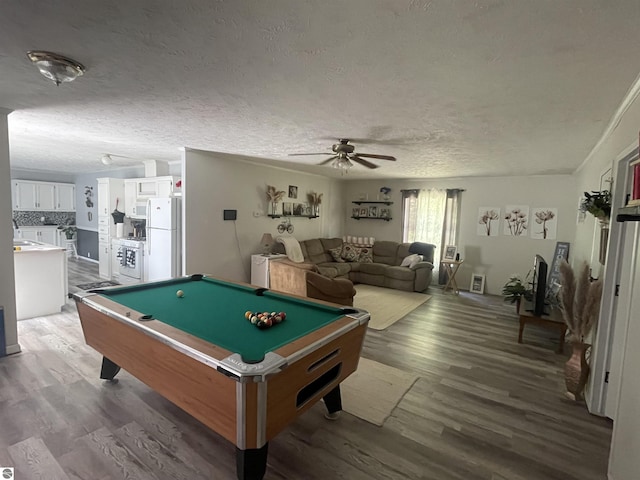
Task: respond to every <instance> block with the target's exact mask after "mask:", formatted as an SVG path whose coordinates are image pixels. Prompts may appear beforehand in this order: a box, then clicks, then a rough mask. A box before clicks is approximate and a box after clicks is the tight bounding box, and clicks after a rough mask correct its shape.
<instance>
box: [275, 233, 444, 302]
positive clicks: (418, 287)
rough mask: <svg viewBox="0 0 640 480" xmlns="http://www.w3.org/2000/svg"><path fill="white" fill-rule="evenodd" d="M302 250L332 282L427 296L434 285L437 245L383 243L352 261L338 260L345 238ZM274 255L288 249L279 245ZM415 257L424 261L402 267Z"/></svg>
mask: <svg viewBox="0 0 640 480" xmlns="http://www.w3.org/2000/svg"><path fill="white" fill-rule="evenodd" d="M300 247H301V249H302V254H303V255H304V261H305V263H307V264H313V266H314V267H313V270H315V271H316V272H318V273H320V274H321V275H323V276H326V277H328V278H346V279H349V280H351V281H352V282H353V283H365V284H368V285H377V286H380V287H387V288H395V289H398V290H405V291H409V292H424V291H425V290H426V289H427V288H428V287H429V285H430V284H431V277H432V271H433V258H434V249H435V245H431V244H428V243H420V242H414V243H398V242H390V241H379V242H376V243H375V244H374V245H373V247H366V248H369V250H370V251H369V252H365V253H366V254H365V255H364V256H363V255H362V252H361V255H360V256H359V257H358V258H357V259H352V260H351V261H348V260H344V259H343V258H341V257H338V256H336V253H337V252H339V251H344V250H343V249H344V248H345V245H344V244H343V241H342V239H341V238H316V239H311V240H304V241H301V242H300ZM356 248H358V247H356ZM332 251H333V254H332ZM274 253H284V246H283V245H282V244H280V243H277V244H275V245H274ZM351 253H352V252H351ZM412 254H418V255H421V256H422V257H423V260H422V261H419V262H417V263H415V264H414V265H412V266H410V267H409V266H400V264H401V263H402V262H403V260H404V259H405V258H406V257H408V256H409V255H412ZM285 262H287V263H289V262H290V261H289V260H285ZM291 263H292V262H291ZM293 265H296V264H292V266H293ZM298 265H300V264H298Z"/></svg>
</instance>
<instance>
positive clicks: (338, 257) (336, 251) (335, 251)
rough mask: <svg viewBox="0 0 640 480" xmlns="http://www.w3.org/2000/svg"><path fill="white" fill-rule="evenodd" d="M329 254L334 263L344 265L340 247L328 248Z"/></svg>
mask: <svg viewBox="0 0 640 480" xmlns="http://www.w3.org/2000/svg"><path fill="white" fill-rule="evenodd" d="M329 253H330V254H331V256H332V257H333V261H334V262H338V263H344V259H343V258H342V245H340V246H339V247H336V248H330V249H329Z"/></svg>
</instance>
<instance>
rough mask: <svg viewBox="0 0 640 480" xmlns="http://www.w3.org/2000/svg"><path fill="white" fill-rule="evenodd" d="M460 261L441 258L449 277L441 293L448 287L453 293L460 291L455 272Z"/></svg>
mask: <svg viewBox="0 0 640 480" xmlns="http://www.w3.org/2000/svg"><path fill="white" fill-rule="evenodd" d="M462 263H463V261H462V260H443V261H442V262H441V264H442V265H444V269H445V270H446V272H447V277H449V280H448V281H447V284H446V285H445V286H444V288H443V289H442V293H444V292H446V291H447V290H449V289H451V290H453V293H455V294H458V293H460V290H459V289H458V284H457V283H456V273H458V269H459V268H460V265H462Z"/></svg>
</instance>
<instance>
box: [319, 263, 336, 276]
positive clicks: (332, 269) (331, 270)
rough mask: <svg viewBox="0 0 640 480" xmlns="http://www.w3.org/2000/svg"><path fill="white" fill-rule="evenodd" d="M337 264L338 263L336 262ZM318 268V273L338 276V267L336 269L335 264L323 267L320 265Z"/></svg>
mask: <svg viewBox="0 0 640 480" xmlns="http://www.w3.org/2000/svg"><path fill="white" fill-rule="evenodd" d="M335 265H338V264H337V263H336V264H335ZM317 268H318V273H319V274H321V275H324V276H325V277H329V278H336V277H337V276H338V269H336V268H335V267H333V266H331V267H322V266H320V265H318V266H317Z"/></svg>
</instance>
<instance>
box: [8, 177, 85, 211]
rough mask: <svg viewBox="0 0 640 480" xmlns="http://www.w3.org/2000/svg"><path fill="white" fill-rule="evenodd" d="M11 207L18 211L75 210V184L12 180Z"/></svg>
mask: <svg viewBox="0 0 640 480" xmlns="http://www.w3.org/2000/svg"><path fill="white" fill-rule="evenodd" d="M12 186H13V209H14V210H18V211H33V210H36V211H47V212H53V211H62V212H73V211H75V185H73V184H69V183H52V182H35V181H30V180H14V181H13V182H12Z"/></svg>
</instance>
